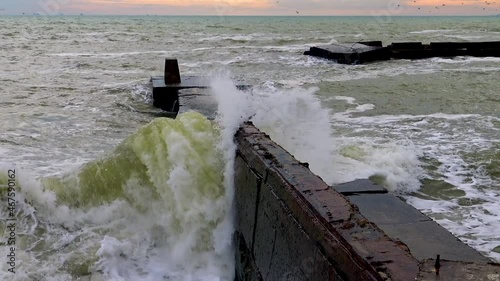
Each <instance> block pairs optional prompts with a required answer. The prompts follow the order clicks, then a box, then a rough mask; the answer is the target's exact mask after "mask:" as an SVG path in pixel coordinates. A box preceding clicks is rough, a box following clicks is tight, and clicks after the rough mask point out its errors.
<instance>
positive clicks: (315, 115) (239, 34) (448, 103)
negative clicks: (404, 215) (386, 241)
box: [0, 17, 500, 281]
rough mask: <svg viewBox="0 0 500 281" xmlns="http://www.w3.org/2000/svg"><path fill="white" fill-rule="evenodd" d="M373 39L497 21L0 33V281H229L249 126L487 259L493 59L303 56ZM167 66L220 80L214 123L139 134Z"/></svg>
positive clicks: (213, 20)
mask: <svg viewBox="0 0 500 281" xmlns="http://www.w3.org/2000/svg"><path fill="white" fill-rule="evenodd" d="M372 39H380V40H383V41H384V42H385V43H386V44H388V43H391V42H397V41H410V40H412V41H423V42H430V41H493V40H500V21H498V18H497V17H475V18H474V17H469V18H456V17H440V18H411V17H404V18H397V17H395V18H392V19H391V20H390V22H385V23H383V24H379V23H378V22H377V21H376V20H375V19H374V18H371V17H50V18H44V17H0V42H1V44H0V49H1V52H0V66H1V67H0V128H1V132H0V164H1V168H2V171H0V182H1V183H2V184H6V182H7V179H6V176H7V175H8V174H7V170H8V169H10V168H12V167H14V166H13V165H14V164H15V165H16V166H15V168H16V171H17V179H18V192H17V194H16V196H17V199H18V200H19V204H18V205H17V213H16V214H15V216H16V218H17V219H18V229H17V247H18V248H17V252H16V253H17V265H16V271H17V273H16V274H15V275H11V274H10V273H9V272H8V271H7V270H8V269H9V267H8V265H6V264H4V263H2V265H1V266H0V268H1V269H2V271H1V272H0V279H2V280H78V279H79V278H80V279H81V278H88V277H90V276H92V277H93V278H95V279H97V280H99V279H101V280H162V279H163V280H193V281H194V280H231V281H232V280H233V279H232V278H233V263H234V261H233V254H232V248H231V244H230V234H231V231H232V226H231V223H230V222H231V213H232V212H231V210H230V206H231V205H230V200H231V196H232V189H231V187H232V184H231V165H232V162H231V161H232V154H231V153H230V151H232V149H231V148H232V141H231V140H232V134H233V133H234V130H235V129H236V128H237V125H238V123H239V122H241V121H242V120H244V119H245V118H248V117H250V116H253V117H252V120H253V121H254V122H255V124H257V125H258V126H259V127H260V128H261V129H262V130H265V131H266V132H268V133H269V134H270V135H271V137H272V138H273V139H275V140H276V141H278V142H279V143H280V144H282V145H283V146H284V147H285V148H287V149H288V150H289V151H291V152H292V153H293V154H294V155H295V156H296V157H297V158H299V159H300V160H302V161H307V162H309V163H310V164H311V168H312V169H313V171H314V172H316V173H318V174H319V175H320V176H322V177H323V179H325V180H326V181H327V182H328V183H330V184H335V183H341V182H346V181H351V180H354V179H357V178H367V177H371V178H372V179H374V180H375V181H377V182H379V183H381V184H383V185H384V186H386V187H387V188H388V189H390V190H391V191H392V192H395V193H399V194H402V195H403V196H404V197H405V198H406V199H407V200H408V202H409V203H411V204H412V205H414V206H415V207H417V208H419V209H420V210H422V211H423V212H425V213H426V214H429V215H430V216H431V217H433V218H434V219H436V220H437V222H438V223H440V224H441V225H443V226H444V227H446V228H447V229H449V230H450V231H452V232H453V233H454V234H455V235H457V236H458V237H460V239H462V240H463V241H465V242H466V243H468V244H469V245H471V246H473V247H475V248H476V249H478V250H479V251H481V252H483V253H484V254H485V255H487V256H490V257H492V258H493V259H495V260H500V236H499V235H498V233H500V219H499V216H500V207H498V206H499V204H498V203H499V201H500V152H499V151H500V150H499V149H500V142H499V140H498V139H499V136H500V96H499V94H500V93H499V90H498V89H500V79H498V77H499V73H500V59H498V58H468V57H459V58H454V59H440V58H435V59H426V60H419V61H409V60H401V61H388V62H379V63H373V64H368V65H359V66H346V65H337V64H335V63H333V62H329V61H324V60H322V59H317V58H312V57H306V56H303V55H302V53H303V52H304V51H305V50H307V49H308V48H309V47H310V46H313V45H317V44H325V43H329V42H356V41H362V40H372ZM165 57H176V58H178V59H179V62H180V67H181V72H182V73H183V74H217V75H219V76H220V73H225V74H224V75H222V76H223V77H225V78H220V79H217V80H216V81H213V82H212V83H213V86H214V89H213V90H212V91H211V92H210V94H212V95H213V96H214V100H215V101H216V104H218V115H217V118H216V120H214V121H210V120H208V119H206V118H205V117H203V116H202V115H199V114H195V113H186V114H183V115H181V117H180V118H179V119H178V120H175V121H173V120H168V119H163V118H159V119H155V118H156V117H157V114H156V113H158V110H157V109H155V108H153V107H152V106H151V91H150V90H149V86H148V79H149V77H150V76H153V75H159V74H161V73H162V71H163V59H164V58H165ZM231 80H233V81H234V80H239V81H244V82H245V83H247V84H253V85H255V88H254V91H253V93H252V94H242V93H240V92H238V91H236V90H235V89H234V86H233V83H232V82H231ZM153 120H154V121H153ZM151 121H152V123H150V122H151ZM0 193H1V197H2V201H1V202H0V206H1V210H0V215H1V217H2V218H3V219H4V218H7V217H8V216H9V213H8V211H7V198H6V197H7V194H6V192H5V189H2V191H1V192H0ZM3 219H2V223H3V221H4V220H3ZM0 229H1V230H4V231H5V230H6V225H5V224H0ZM4 231H2V232H4ZM5 233H7V232H6V231H5ZM6 239H7V238H6V235H4V238H3V240H1V241H2V248H1V251H2V253H1V254H2V255H4V253H5V255H6V254H7V253H8V247H7V245H6V243H7V240H6Z"/></svg>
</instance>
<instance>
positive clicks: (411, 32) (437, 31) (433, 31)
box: [408, 29, 455, 34]
mask: <svg viewBox="0 0 500 281" xmlns="http://www.w3.org/2000/svg"><path fill="white" fill-rule="evenodd" d="M453 31H455V30H453V29H426V30H420V31H410V32H408V33H410V34H428V33H446V32H453Z"/></svg>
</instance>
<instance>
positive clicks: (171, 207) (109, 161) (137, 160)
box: [1, 112, 234, 281]
mask: <svg viewBox="0 0 500 281" xmlns="http://www.w3.org/2000/svg"><path fill="white" fill-rule="evenodd" d="M220 140H221V136H220V135H219V131H218V130H217V129H215V128H214V124H213V123H212V122H211V121H209V120H207V119H206V118H205V117H204V116H202V115H201V114H198V113H194V112H188V113H184V114H181V115H179V116H178V118H177V119H176V120H172V119H166V118H158V119H155V120H154V121H153V122H151V123H150V124H148V125H146V126H144V127H142V128H141V129H139V131H138V132H137V133H135V134H133V135H132V136H130V137H129V138H127V139H126V140H125V141H124V142H123V143H122V144H120V145H119V146H118V147H117V148H116V150H115V151H114V152H113V153H111V154H110V155H109V156H107V157H105V158H103V159H100V160H97V161H93V162H90V163H87V164H85V165H84V166H83V167H82V168H81V169H79V170H77V171H75V172H73V173H70V174H67V175H65V176H62V177H57V178H47V179H43V180H42V181H41V183H42V184H41V183H40V182H37V183H35V184H27V185H25V186H24V185H23V189H22V194H24V195H26V197H27V198H29V199H28V201H29V202H31V204H32V205H33V206H35V207H36V208H37V220H39V221H40V223H39V224H36V225H35V224H34V222H31V223H32V224H33V225H34V226H35V229H34V230H33V233H32V234H31V236H30V237H29V238H30V239H31V240H30V241H29V243H26V245H24V246H23V247H20V249H19V253H20V262H21V264H22V265H21V266H20V267H19V268H18V272H17V273H16V274H15V275H6V274H8V272H6V271H5V270H4V269H3V268H2V272H1V274H2V277H5V278H7V279H5V278H4V279H5V280H27V279H43V280H77V279H78V278H80V277H82V276H92V278H93V279H97V280H163V279H168V280H189V281H197V280H204V281H205V280H214V281H215V280H217V281H225V280H231V281H232V280H233V275H234V256H233V253H232V248H231V243H230V240H231V235H227V234H228V233H229V234H230V233H231V227H230V226H231V224H230V222H231V221H229V220H227V219H226V218H227V217H228V216H227V210H228V208H227V207H228V205H229V203H228V201H227V198H228V195H227V194H226V193H227V192H226V188H225V186H224V182H225V179H224V173H223V170H224V167H225V165H226V164H225V158H224V157H223V154H222V153H221V151H220V150H219V149H217V142H218V141H220ZM41 190H43V191H41ZM3 203H4V202H3V201H2V203H1V204H2V207H4V206H3ZM27 210H28V209H23V210H21V212H22V213H23V212H27ZM220 229H223V230H224V231H220ZM218 233H222V234H223V235H222V234H221V235H218ZM214 234H217V235H214ZM216 236H217V237H216ZM228 241H229V242H228ZM44 278H45V279H44Z"/></svg>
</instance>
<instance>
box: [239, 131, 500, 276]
mask: <svg viewBox="0 0 500 281" xmlns="http://www.w3.org/2000/svg"><path fill="white" fill-rule="evenodd" d="M235 141H236V144H237V147H238V149H237V157H236V161H235V188H236V190H235V204H236V210H237V216H236V222H237V224H236V233H235V236H234V237H235V242H236V245H237V253H236V258H237V269H236V271H237V277H238V280H240V281H253V280H273V281H281V280H283V281H284V280H311V281H321V280H343V281H347V280H352V281H358V280H393V281H395V280H401V281H406V280H498V281H500V265H498V264H494V263H492V262H491V261H490V260H489V259H488V258H486V257H484V256H482V255H481V254H480V253H478V252H477V251H475V250H474V249H472V248H471V247H469V246H467V245H466V244H464V243H462V242H461V241H459V240H458V239H457V238H455V237H454V236H453V235H452V234H451V233H449V232H448V231H447V230H445V229H444V228H442V227H441V226H439V225H438V224H436V223H435V222H434V221H432V220H431V219H429V218H428V217H427V216H425V215H423V214H422V213H420V212H419V211H418V210H416V209H414V208H413V207H411V206H410V205H408V204H406V203H405V202H403V201H402V200H400V199H399V198H397V197H396V196H394V195H391V194H389V193H387V191H386V190H385V189H383V188H382V187H380V186H377V185H375V184H374V183H372V182H371V181H369V180H359V181H355V182H352V183H347V184H343V185H339V186H334V187H330V186H328V185H327V184H326V183H325V182H323V180H321V178H319V177H318V176H316V175H314V174H313V173H312V172H311V171H310V170H309V168H308V165H307V164H306V163H301V162H299V161H297V160H296V159H295V158H294V157H293V156H292V155H290V154H289V153H288V152H287V151H286V150H285V149H283V148H282V147H280V146H279V145H278V144H276V143H274V142H273V141H272V140H271V139H270V138H269V136H267V135H266V134H264V133H262V132H260V131H259V130H258V129H257V128H255V127H254V126H253V125H252V124H251V123H246V124H244V125H243V126H242V127H241V128H240V130H239V131H238V132H237V134H236V136H235ZM437 255H439V256H440V258H439V259H438V256H437ZM437 260H439V261H437Z"/></svg>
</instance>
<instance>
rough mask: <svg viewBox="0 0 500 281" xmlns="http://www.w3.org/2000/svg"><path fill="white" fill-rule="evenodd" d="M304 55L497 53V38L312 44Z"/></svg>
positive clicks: (364, 58)
mask: <svg viewBox="0 0 500 281" xmlns="http://www.w3.org/2000/svg"><path fill="white" fill-rule="evenodd" d="M304 55H310V56H315V57H321V58H325V59H330V60H334V61H336V62H337V63H340V64H363V63H368V62H374V61H386V60H390V59H425V58H433V57H457V56H473V57H500V41H493V42H432V43H430V44H422V43H421V42H401V43H392V44H390V45H388V46H385V47H384V46H383V45H382V42H381V41H367V42H356V43H344V44H341V43H338V44H329V45H323V46H317V47H311V48H310V50H308V51H306V52H305V53H304Z"/></svg>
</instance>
